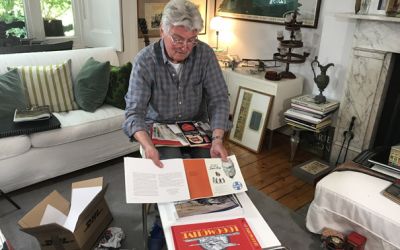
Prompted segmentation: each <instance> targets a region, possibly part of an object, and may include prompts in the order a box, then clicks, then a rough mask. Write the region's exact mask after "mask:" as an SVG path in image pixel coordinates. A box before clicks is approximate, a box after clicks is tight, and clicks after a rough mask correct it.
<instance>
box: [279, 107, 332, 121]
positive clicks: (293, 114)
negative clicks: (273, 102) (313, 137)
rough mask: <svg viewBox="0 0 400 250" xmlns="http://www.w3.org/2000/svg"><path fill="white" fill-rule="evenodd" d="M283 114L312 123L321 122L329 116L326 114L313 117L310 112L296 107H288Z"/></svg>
mask: <svg viewBox="0 0 400 250" xmlns="http://www.w3.org/2000/svg"><path fill="white" fill-rule="evenodd" d="M284 115H285V116H287V117H288V118H295V119H300V120H303V121H306V122H310V123H312V124H318V123H320V122H323V121H325V120H327V119H329V118H330V117H331V116H330V115H326V116H324V117H315V116H313V115H311V114H307V113H304V112H301V111H297V110H296V109H288V110H286V111H285V113H284Z"/></svg>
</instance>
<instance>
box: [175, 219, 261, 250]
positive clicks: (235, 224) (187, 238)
mask: <svg viewBox="0 0 400 250" xmlns="http://www.w3.org/2000/svg"><path fill="white" fill-rule="evenodd" d="M171 230H172V235H173V238H174V244H175V249H177V250H183V249H185V250H188V249H193V250H195V249H199V250H200V249H238V250H239V249H240V250H243V249H246V250H255V249H261V246H260V244H259V243H258V241H257V238H256V237H255V235H254V234H253V231H252V230H251V228H250V226H249V224H248V223H247V221H246V219H245V218H237V219H231V220H222V221H213V222H204V223H194V224H187V225H176V226H172V227H171Z"/></svg>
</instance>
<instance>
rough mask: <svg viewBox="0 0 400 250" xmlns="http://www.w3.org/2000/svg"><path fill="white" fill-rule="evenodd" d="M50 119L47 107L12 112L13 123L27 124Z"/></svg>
mask: <svg viewBox="0 0 400 250" xmlns="http://www.w3.org/2000/svg"><path fill="white" fill-rule="evenodd" d="M50 117H51V113H50V108H49V106H37V107H33V108H31V109H24V110H19V109H16V110H15V112H14V122H28V121H38V120H45V119H49V118H50Z"/></svg>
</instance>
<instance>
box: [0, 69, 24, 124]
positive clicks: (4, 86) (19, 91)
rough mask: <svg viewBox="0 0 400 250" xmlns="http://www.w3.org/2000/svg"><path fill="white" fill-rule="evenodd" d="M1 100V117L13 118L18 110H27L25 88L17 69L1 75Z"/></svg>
mask: <svg viewBox="0 0 400 250" xmlns="http://www.w3.org/2000/svg"><path fill="white" fill-rule="evenodd" d="M0 100H1V105H0V117H4V116H8V117H9V116H11V115H12V114H14V111H15V109H16V108H17V109H25V108H27V101H26V98H25V88H24V85H23V84H22V81H21V78H20V77H19V74H18V70H17V69H12V70H10V71H9V72H7V73H5V74H3V75H0Z"/></svg>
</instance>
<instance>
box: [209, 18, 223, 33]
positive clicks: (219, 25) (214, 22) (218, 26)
mask: <svg viewBox="0 0 400 250" xmlns="http://www.w3.org/2000/svg"><path fill="white" fill-rule="evenodd" d="M223 26H224V19H223V18H222V17H220V16H215V17H213V18H211V22H210V29H212V30H216V31H221V30H222V29H223Z"/></svg>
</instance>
